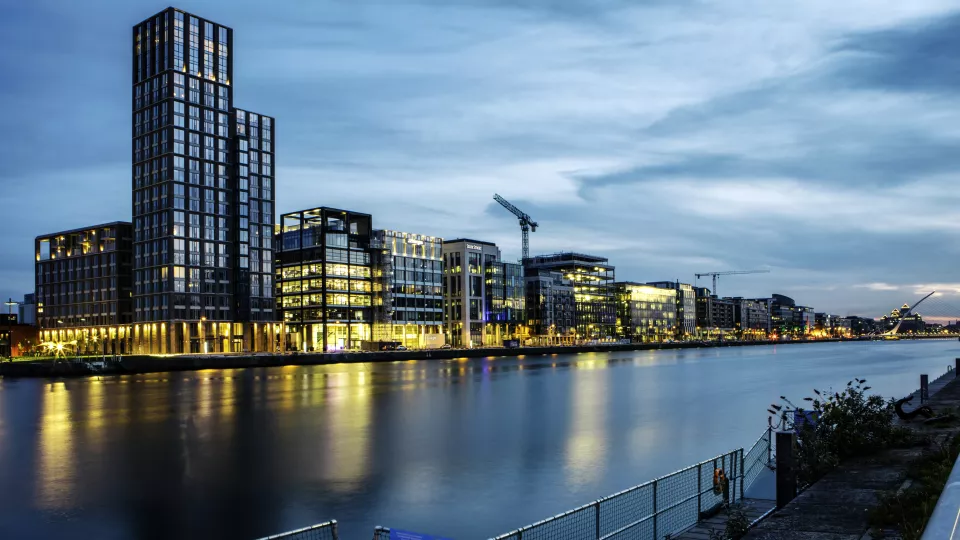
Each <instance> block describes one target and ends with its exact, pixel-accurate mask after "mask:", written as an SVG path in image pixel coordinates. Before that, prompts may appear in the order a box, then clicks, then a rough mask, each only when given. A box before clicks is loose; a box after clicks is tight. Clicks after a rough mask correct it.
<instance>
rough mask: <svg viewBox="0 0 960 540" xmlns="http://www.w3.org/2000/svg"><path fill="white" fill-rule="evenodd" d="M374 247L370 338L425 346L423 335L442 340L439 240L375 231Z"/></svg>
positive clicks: (397, 232)
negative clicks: (375, 250)
mask: <svg viewBox="0 0 960 540" xmlns="http://www.w3.org/2000/svg"><path fill="white" fill-rule="evenodd" d="M374 243H375V244H376V245H377V246H378V247H380V249H381V250H382V253H380V254H378V257H377V259H376V260H375V262H374V274H375V275H374V288H375V290H374V315H375V317H374V318H375V321H374V339H375V340H377V341H389V342H392V343H400V344H402V345H404V346H406V347H417V348H422V347H426V346H427V339H428V338H427V337H426V336H428V335H433V334H436V335H441V336H442V335H443V239H442V238H438V237H436V236H428V235H422V234H413V233H405V232H399V231H392V230H376V231H374ZM377 274H382V275H377ZM381 278H383V279H382V285H381V284H380V283H381ZM378 289H379V290H378ZM441 344H442V343H441Z"/></svg>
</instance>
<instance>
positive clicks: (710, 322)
mask: <svg viewBox="0 0 960 540" xmlns="http://www.w3.org/2000/svg"><path fill="white" fill-rule="evenodd" d="M694 290H695V291H696V294H697V328H698V330H699V332H698V333H699V335H701V336H707V337H714V336H719V335H722V334H728V333H733V332H735V331H736V328H737V326H736V324H737V323H736V310H737V305H738V302H736V301H734V300H730V299H725V298H717V297H716V296H715V295H712V294H710V289H707V288H705V287H697V288H695V289H694Z"/></svg>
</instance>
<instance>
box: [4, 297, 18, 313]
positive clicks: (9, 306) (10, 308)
mask: <svg viewBox="0 0 960 540" xmlns="http://www.w3.org/2000/svg"><path fill="white" fill-rule="evenodd" d="M18 303H19V302H17V301H15V300H14V299H13V298H10V299H9V300H7V301H6V302H4V304H6V305H7V314H8V315H13V306H15V305H17V304H18Z"/></svg>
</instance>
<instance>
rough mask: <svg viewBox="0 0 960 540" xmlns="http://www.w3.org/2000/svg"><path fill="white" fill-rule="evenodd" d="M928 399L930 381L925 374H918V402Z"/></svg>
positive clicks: (921, 402)
mask: <svg viewBox="0 0 960 540" xmlns="http://www.w3.org/2000/svg"><path fill="white" fill-rule="evenodd" d="M928 399H930V382H929V380H928V377H927V376H926V375H921V376H920V404H921V405H923V402H924V401H927V400H928Z"/></svg>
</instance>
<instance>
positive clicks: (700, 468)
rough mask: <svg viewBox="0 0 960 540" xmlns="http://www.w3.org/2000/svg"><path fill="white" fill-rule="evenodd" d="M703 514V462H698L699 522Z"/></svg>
mask: <svg viewBox="0 0 960 540" xmlns="http://www.w3.org/2000/svg"><path fill="white" fill-rule="evenodd" d="M702 514H703V463H697V523H700V516H701V515H702Z"/></svg>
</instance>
